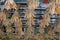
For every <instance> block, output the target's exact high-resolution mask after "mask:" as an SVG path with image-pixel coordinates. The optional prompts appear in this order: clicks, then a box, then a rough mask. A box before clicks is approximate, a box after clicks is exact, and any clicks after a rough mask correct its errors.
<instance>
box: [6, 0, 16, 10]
mask: <svg viewBox="0 0 60 40" xmlns="http://www.w3.org/2000/svg"><path fill="white" fill-rule="evenodd" d="M11 8H15V9H16V4H15V2H14V1H13V0H6V3H5V9H7V10H9V9H11Z"/></svg>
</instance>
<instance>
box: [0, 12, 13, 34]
mask: <svg viewBox="0 0 60 40" xmlns="http://www.w3.org/2000/svg"><path fill="white" fill-rule="evenodd" d="M0 18H1V21H2V25H4V26H5V28H6V32H7V33H8V34H9V35H11V34H12V31H13V28H12V27H11V23H10V21H9V19H7V15H6V13H5V12H1V14H0Z"/></svg>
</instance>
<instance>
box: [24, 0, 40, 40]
mask: <svg viewBox="0 0 60 40" xmlns="http://www.w3.org/2000/svg"><path fill="white" fill-rule="evenodd" d="M27 4H28V10H27V11H26V12H25V18H26V19H27V33H26V36H27V37H26V38H25V39H27V40H28V36H32V25H34V24H35V23H34V21H33V18H34V10H35V9H36V8H37V7H38V6H39V0H27Z"/></svg>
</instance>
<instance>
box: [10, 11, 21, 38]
mask: <svg viewBox="0 0 60 40" xmlns="http://www.w3.org/2000/svg"><path fill="white" fill-rule="evenodd" d="M12 22H14V24H15V26H16V30H17V31H18V33H17V35H16V37H17V38H20V37H21V36H22V22H21V19H20V17H19V14H18V12H17V11H16V12H15V13H14V14H13V16H12V18H11V23H12Z"/></svg>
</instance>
